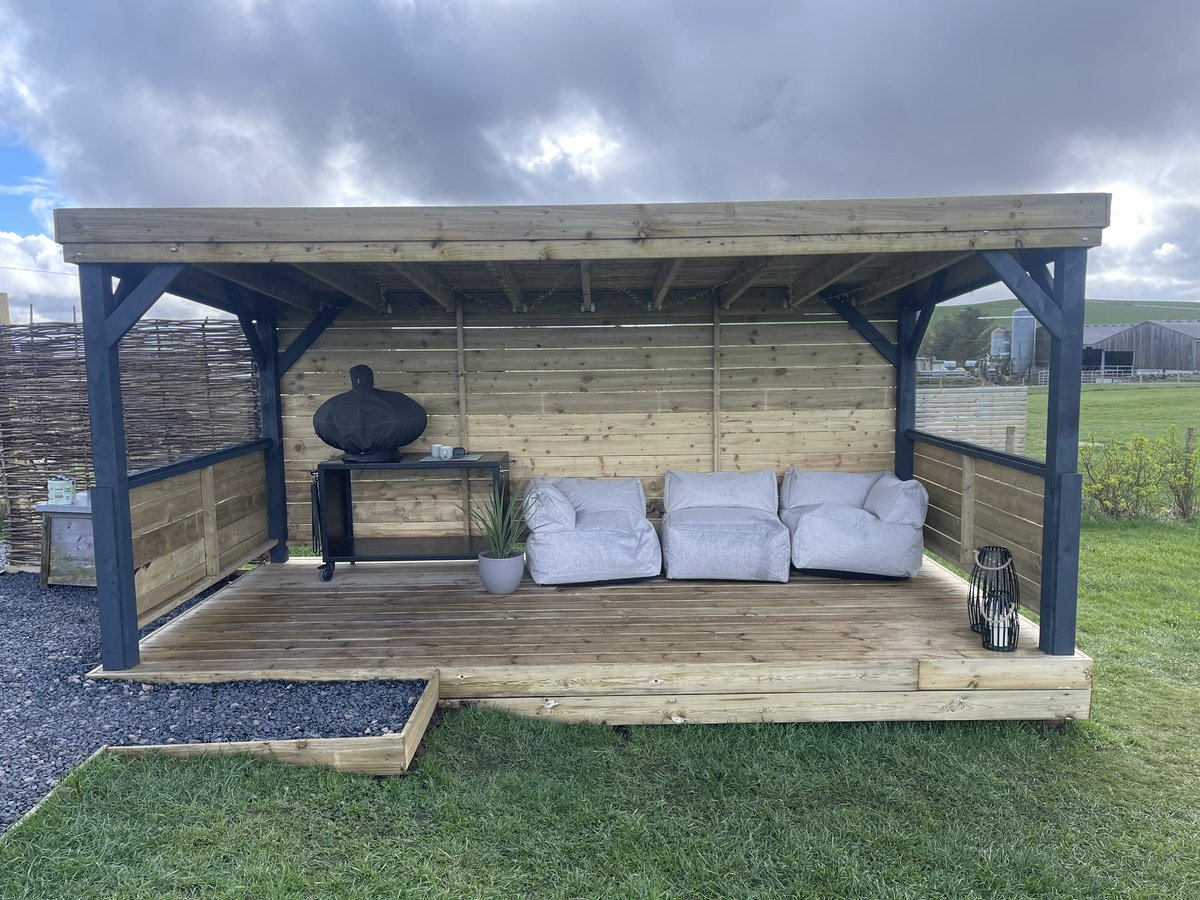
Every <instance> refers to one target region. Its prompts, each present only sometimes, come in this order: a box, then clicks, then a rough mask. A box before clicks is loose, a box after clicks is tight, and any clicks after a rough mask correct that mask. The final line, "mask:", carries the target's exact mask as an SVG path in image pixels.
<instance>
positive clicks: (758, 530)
mask: <svg viewBox="0 0 1200 900" xmlns="http://www.w3.org/2000/svg"><path fill="white" fill-rule="evenodd" d="M663 508H664V509H665V511H666V513H665V515H664V516H663V521H662V548H663V559H664V561H665V563H666V569H667V577H668V578H676V579H677V578H712V579H723V580H731V581H787V580H788V574H789V571H790V562H791V550H790V545H789V538H788V531H787V528H785V527H784V526H783V524H782V523H781V522H780V521H779V514H778V509H779V495H778V493H777V492H776V489H775V470H774V469H766V470H764V471H762V472H712V473H707V474H701V473H697V472H677V471H675V470H670V471H668V472H667V478H666V482H665V483H664V485H663Z"/></svg>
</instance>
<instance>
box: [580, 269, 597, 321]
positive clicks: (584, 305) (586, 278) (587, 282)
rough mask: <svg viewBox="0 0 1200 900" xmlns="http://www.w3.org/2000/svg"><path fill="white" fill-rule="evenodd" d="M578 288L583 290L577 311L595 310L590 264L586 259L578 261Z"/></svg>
mask: <svg viewBox="0 0 1200 900" xmlns="http://www.w3.org/2000/svg"><path fill="white" fill-rule="evenodd" d="M579 289H580V290H581V291H583V301H582V302H581V303H580V304H579V311H580V312H595V311H596V304H595V303H593V302H592V264H591V263H590V262H588V261H587V260H586V259H581V260H580V261H579Z"/></svg>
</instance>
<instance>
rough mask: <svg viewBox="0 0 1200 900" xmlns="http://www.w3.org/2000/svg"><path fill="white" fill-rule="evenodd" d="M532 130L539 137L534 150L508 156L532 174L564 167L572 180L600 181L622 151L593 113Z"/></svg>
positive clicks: (537, 124) (619, 144)
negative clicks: (560, 166) (574, 178)
mask: <svg viewBox="0 0 1200 900" xmlns="http://www.w3.org/2000/svg"><path fill="white" fill-rule="evenodd" d="M530 130H531V131H532V132H533V133H534V134H535V135H536V137H535V139H534V141H533V143H534V146H533V147H532V148H526V149H525V150H524V151H518V152H516V153H506V154H505V156H506V158H507V159H509V160H511V161H512V162H514V163H516V165H517V166H519V167H520V168H521V169H523V170H525V171H526V172H530V173H539V172H540V173H544V172H548V171H550V170H552V169H554V168H555V167H556V166H559V165H565V166H566V168H567V171H568V172H569V173H570V174H571V176H573V177H576V178H587V179H589V180H591V181H593V182H595V181H599V180H600V178H601V176H602V175H604V174H607V172H606V170H607V168H608V166H609V164H610V163H612V162H613V161H614V158H615V157H616V156H617V154H618V153H619V152H620V150H621V142H620V141H619V140H617V139H616V138H615V137H613V136H612V135H611V133H610V132H609V129H608V128H607V127H606V126H605V124H604V123H603V122H602V121H601V120H600V117H599V116H598V115H596V114H594V113H593V114H591V115H589V116H585V117H571V118H567V119H564V120H559V121H557V122H552V123H549V124H546V125H542V124H540V123H535V124H534V125H533V126H532V128H531V129H530Z"/></svg>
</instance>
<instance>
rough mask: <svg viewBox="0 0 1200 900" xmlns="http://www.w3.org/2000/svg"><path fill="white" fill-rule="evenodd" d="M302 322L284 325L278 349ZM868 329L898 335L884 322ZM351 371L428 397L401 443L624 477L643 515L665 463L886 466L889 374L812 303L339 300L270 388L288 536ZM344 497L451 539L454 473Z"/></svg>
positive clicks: (364, 523) (392, 530)
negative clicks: (411, 436)
mask: <svg viewBox="0 0 1200 900" xmlns="http://www.w3.org/2000/svg"><path fill="white" fill-rule="evenodd" d="M302 324H303V321H302V320H294V321H290V322H284V323H281V329H282V333H281V335H280V343H281V345H283V346H286V345H287V343H288V341H290V340H291V339H292V338H293V337H294V336H295V335H296V334H297V333H298V332H299V330H300V328H301V327H302ZM875 324H876V326H877V327H878V328H879V329H880V331H882V332H883V333H884V334H885V335H886V336H888V337H889V338H890V339H894V337H895V327H894V323H892V322H888V321H886V320H878V321H876V322H875ZM714 348H715V349H714ZM360 363H365V364H367V365H370V366H371V367H372V368H373V369H374V370H375V373H376V384H377V386H379V387H381V388H385V389H389V390H398V391H403V392H405V393H407V394H409V395H411V396H413V397H414V398H415V399H417V400H418V401H420V402H421V403H422V404H424V405H425V407H426V409H427V411H428V412H429V416H430V423H429V428H428V430H427V431H426V433H425V435H424V436H423V437H422V438H421V439H420V441H418V442H417V444H416V445H414V448H413V449H420V450H424V449H425V448H426V447H427V446H428V445H429V444H430V443H434V442H437V443H445V444H461V445H464V446H467V447H468V448H470V449H473V450H506V451H508V452H509V453H510V454H511V455H512V460H513V477H514V478H516V479H518V480H524V479H526V478H528V477H530V476H531V475H574V476H582V477H599V476H610V475H616V476H628V475H636V476H639V477H641V478H642V479H643V483H644V484H645V486H646V493H647V497H648V498H649V499H650V502H651V506H652V508H653V507H655V506H656V505H657V504H658V503H659V502H660V498H661V496H662V481H663V476H664V474H665V472H666V470H667V469H668V468H678V469H689V470H693V471H713V469H714V468H719V469H722V470H729V471H749V470H755V469H763V468H774V469H776V470H777V471H782V470H783V469H784V468H786V467H787V466H788V465H793V464H794V465H797V466H804V467H810V468H825V469H847V470H859V471H866V470H878V469H890V468H892V465H893V452H894V421H895V375H894V370H893V369H892V367H891V366H890V365H889V364H888V363H887V362H886V361H885V360H884V359H883V358H882V357H881V356H879V354H878V353H877V352H876V351H875V350H874V349H873V348H872V347H871V346H870V345H869V344H868V343H867V342H866V341H864V340H863V339H862V338H860V337H859V336H858V334H857V333H855V332H854V331H853V330H852V329H850V328H849V327H848V326H847V325H846V324H845V323H844V322H843V321H842V320H841V319H840V318H838V317H837V316H836V315H834V314H833V313H831V312H829V311H827V310H825V309H824V308H823V307H819V306H814V308H813V309H812V311H809V312H805V311H799V312H796V311H793V312H786V313H785V312H784V311H783V310H782V309H780V308H779V307H778V305H774V304H772V305H768V304H767V303H766V302H764V301H760V300H756V298H755V295H754V292H753V291H751V292H748V293H747V294H746V295H745V297H743V298H742V299H741V300H740V301H739V302H738V305H737V306H736V307H735V308H734V309H732V310H724V311H721V312H720V313H719V318H716V319H715V317H714V312H713V310H712V308H711V306H709V305H708V300H707V299H705V300H703V301H698V302H696V303H693V304H690V305H689V306H688V307H687V308H686V309H683V308H680V309H672V310H669V311H666V312H664V311H658V312H652V311H647V310H646V309H645V308H644V306H642V305H636V304H634V303H633V302H632V301H631V302H630V303H629V304H628V305H627V306H624V307H618V308H614V309H612V310H602V311H600V312H597V313H592V314H585V313H580V312H579V308H578V305H577V304H576V305H572V304H570V303H567V302H563V303H558V302H557V298H554V297H551V298H549V299H548V300H546V301H544V302H543V303H542V304H541V305H540V306H539V307H538V308H537V309H536V311H535V313H534V314H533V315H516V314H514V313H513V312H512V311H511V310H504V309H494V308H489V307H482V306H478V305H476V304H464V309H463V316H462V327H461V328H460V327H457V326H456V322H455V317H454V316H453V315H451V314H448V313H446V312H445V311H443V310H440V309H437V308H431V307H430V305H428V304H421V303H415V302H414V304H413V306H412V307H411V308H405V309H402V310H401V309H396V308H393V313H392V314H391V315H386V316H377V315H373V314H372V313H370V312H369V311H366V310H362V311H359V309H358V308H352V309H350V310H347V311H346V312H345V313H343V314H342V315H341V317H339V318H338V320H337V321H336V322H335V323H334V324H333V326H332V327H330V328H329V329H328V330H327V331H326V332H325V333H324V334H323V335H322V336H321V338H320V339H319V340H318V341H317V342H316V343H315V344H314V345H313V347H312V348H311V349H310V350H309V352H307V353H306V354H304V355H303V356H302V357H301V358H300V360H299V362H298V363H297V364H296V366H295V367H294V368H293V369H292V370H291V372H289V373H288V375H286V376H285V378H284V380H283V394H284V396H283V414H284V435H285V445H286V454H287V457H286V467H287V478H288V502H289V506H288V517H289V522H290V531H291V539H292V540H297V541H298V540H304V539H305V538H306V537H307V535H308V528H309V521H310V518H309V478H308V473H309V470H310V469H311V468H312V467H313V466H314V465H315V464H316V463H318V462H320V461H322V460H325V459H330V458H333V457H335V456H337V455H338V454H337V452H336V451H334V450H333V449H332V448H330V447H328V446H326V445H325V444H324V443H322V442H321V441H320V440H319V439H318V438H317V437H316V436H315V435H314V434H313V430H312V422H311V417H312V414H313V412H314V411H315V410H316V408H317V406H318V405H319V404H320V403H322V402H323V401H324V400H326V399H328V398H329V397H331V396H333V395H335V394H338V393H341V392H342V391H344V390H347V389H348V388H349V379H348V376H347V374H346V372H347V370H348V369H349V368H350V367H351V366H353V365H357V364H360ZM714 373H716V377H715V378H714ZM463 410H465V415H461V414H460V412H461V411H463ZM714 421H715V422H716V427H715V428H714ZM355 491H356V493H355V497H356V501H357V502H356V506H355V519H356V528H357V529H358V533H359V534H361V535H384V534H404V533H409V534H448V533H455V532H461V529H462V520H463V511H462V510H463V486H462V483H461V481H460V480H459V477H458V476H450V477H447V478H444V479H440V480H435V479H432V478H428V479H426V478H422V479H420V480H419V481H411V482H409V481H401V480H388V481H370V482H357V481H356V488H355Z"/></svg>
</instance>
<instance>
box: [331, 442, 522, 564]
mask: <svg viewBox="0 0 1200 900" xmlns="http://www.w3.org/2000/svg"><path fill="white" fill-rule="evenodd" d="M424 455H425V454H423V453H404V454H401V455H400V457H399V458H397V459H394V460H391V461H390V462H382V463H352V462H346V461H345V460H341V459H338V460H331V461H329V462H323V463H321V464H319V465H318V466H317V498H316V499H317V511H318V516H319V522H320V529H321V559H322V562H323V565H322V566H321V568H320V570H319V573H320V577H321V580H322V581H330V580H331V579H332V578H333V571H334V567H335V565H336V564H337V563H340V562H349V563H355V562H401V561H411V560H446V559H474V558H475V557H476V556H478V555H479V551H480V549H481V543H480V541H479V539H478V538H474V537H472V536H471V535H469V534H464V535H454V536H446V537H382V538H378V537H355V536H354V515H353V510H354V497H353V491H352V490H351V476H352V475H353V473H355V472H381V471H382V472H440V473H445V472H446V471H447V470H450V471H456V472H462V473H463V474H466V472H467V470H471V469H484V470H488V471H490V472H491V475H492V488H493V490H495V489H500V490H502V491H503V492H505V493H507V492H508V454H507V453H500V452H496V451H488V452H483V453H479V454H478V456H479V459H471V460H468V459H461V458H460V459H439V460H433V461H431V462H421V459H422V458H423V457H424ZM469 455H471V456H474V455H476V454H469Z"/></svg>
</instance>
